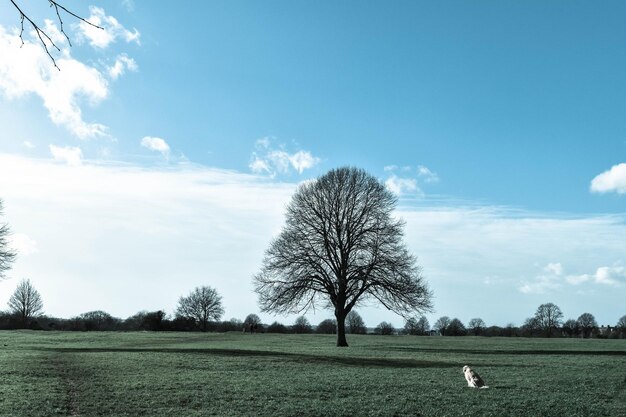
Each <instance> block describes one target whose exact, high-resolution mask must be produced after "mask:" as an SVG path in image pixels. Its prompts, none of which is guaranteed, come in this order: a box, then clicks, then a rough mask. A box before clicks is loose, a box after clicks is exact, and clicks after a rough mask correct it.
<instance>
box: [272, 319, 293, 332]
mask: <svg viewBox="0 0 626 417" xmlns="http://www.w3.org/2000/svg"><path fill="white" fill-rule="evenodd" d="M267 332H268V333H288V332H289V329H287V326H285V325H284V324H281V323H279V322H277V321H275V322H274V323H272V324H270V325H269V326H267Z"/></svg>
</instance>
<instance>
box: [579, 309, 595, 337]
mask: <svg viewBox="0 0 626 417" xmlns="http://www.w3.org/2000/svg"><path fill="white" fill-rule="evenodd" d="M576 324H578V328H579V330H580V333H581V335H582V337H590V336H591V333H592V332H593V329H595V328H597V327H598V323H597V322H596V318H595V317H594V316H593V314H591V313H583V314H581V315H580V317H578V320H576Z"/></svg>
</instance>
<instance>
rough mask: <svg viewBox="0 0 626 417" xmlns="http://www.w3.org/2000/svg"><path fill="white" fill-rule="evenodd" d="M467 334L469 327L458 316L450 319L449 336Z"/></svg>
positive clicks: (447, 330) (447, 333)
mask: <svg viewBox="0 0 626 417" xmlns="http://www.w3.org/2000/svg"><path fill="white" fill-rule="evenodd" d="M466 334H467V329H466V328H465V325H464V324H463V322H462V321H461V320H459V319H457V318H453V319H452V320H450V324H449V325H448V327H447V328H446V335H447V336H465V335H466Z"/></svg>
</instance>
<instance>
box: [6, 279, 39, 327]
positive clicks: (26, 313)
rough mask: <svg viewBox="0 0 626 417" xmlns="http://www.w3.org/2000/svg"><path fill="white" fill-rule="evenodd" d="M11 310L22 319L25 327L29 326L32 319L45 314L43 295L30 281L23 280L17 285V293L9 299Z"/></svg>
mask: <svg viewBox="0 0 626 417" xmlns="http://www.w3.org/2000/svg"><path fill="white" fill-rule="evenodd" d="M9 310H10V311H11V313H13V314H15V315H16V316H17V317H18V318H19V319H20V322H21V323H22V325H24V326H25V325H27V324H28V321H29V320H30V319H32V318H33V317H37V316H39V315H41V314H42V313H43V301H42V300H41V295H39V291H37V290H36V289H35V287H34V286H33V284H31V282H30V280H28V279H25V280H22V281H20V283H19V284H18V285H17V288H16V289H15V292H14V293H13V295H12V296H11V298H9Z"/></svg>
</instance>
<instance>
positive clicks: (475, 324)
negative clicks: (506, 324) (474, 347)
mask: <svg viewBox="0 0 626 417" xmlns="http://www.w3.org/2000/svg"><path fill="white" fill-rule="evenodd" d="M467 327H468V328H469V329H470V330H471V331H472V334H473V335H474V336H478V335H480V334H482V332H483V331H484V330H485V327H487V326H486V325H485V322H484V321H483V319H481V318H474V319H471V320H470V321H469V323H468V325H467Z"/></svg>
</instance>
